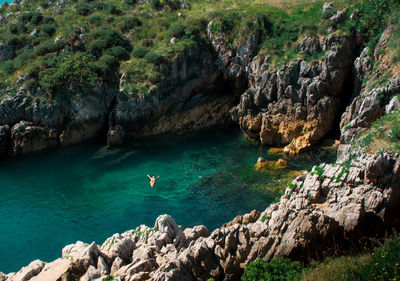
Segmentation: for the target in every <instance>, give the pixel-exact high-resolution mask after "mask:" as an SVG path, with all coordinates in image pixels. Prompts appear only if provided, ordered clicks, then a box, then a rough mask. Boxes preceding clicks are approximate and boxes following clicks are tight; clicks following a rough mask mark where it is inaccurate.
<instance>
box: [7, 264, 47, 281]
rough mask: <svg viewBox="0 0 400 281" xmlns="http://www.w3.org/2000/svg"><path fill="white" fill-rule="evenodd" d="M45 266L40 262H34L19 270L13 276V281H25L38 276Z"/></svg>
mask: <svg viewBox="0 0 400 281" xmlns="http://www.w3.org/2000/svg"><path fill="white" fill-rule="evenodd" d="M44 266H45V263H44V262H42V261H41V260H34V261H33V262H31V263H30V264H29V265H27V266H25V267H23V268H21V269H20V270H19V271H18V272H17V273H15V275H14V276H13V278H12V280H13V281H27V280H30V279H31V278H32V277H34V276H36V275H38V274H39V273H40V271H41V270H42V269H43V267H44Z"/></svg>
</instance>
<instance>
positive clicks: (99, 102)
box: [0, 87, 114, 156]
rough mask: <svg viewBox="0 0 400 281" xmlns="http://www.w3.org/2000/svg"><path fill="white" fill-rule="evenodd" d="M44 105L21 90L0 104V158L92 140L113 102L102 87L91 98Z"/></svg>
mask: <svg viewBox="0 0 400 281" xmlns="http://www.w3.org/2000/svg"><path fill="white" fill-rule="evenodd" d="M68 94H69V95H71V96H70V98H66V100H64V101H59V102H58V103H50V104H47V103H44V102H43V101H41V100H39V99H38V98H32V97H31V96H26V94H25V93H24V91H23V90H21V92H20V93H18V94H17V95H15V96H5V97H4V98H3V99H2V100H1V101H0V156H5V155H7V154H8V155H12V156H15V155H20V154H25V153H30V152H35V151H40V150H44V149H48V148H52V147H56V146H59V145H69V144H73V143H78V142H81V141H83V140H86V139H89V138H93V137H95V136H96V135H98V134H99V133H100V132H101V131H102V130H104V129H105V127H106V120H107V118H108V112H109V111H110V107H111V104H112V101H113V98H114V93H113V91H112V90H109V89H108V88H106V87H104V88H102V89H97V90H96V91H95V93H94V94H88V95H86V96H84V97H80V98H77V97H73V96H72V94H71V93H65V95H66V96H68Z"/></svg>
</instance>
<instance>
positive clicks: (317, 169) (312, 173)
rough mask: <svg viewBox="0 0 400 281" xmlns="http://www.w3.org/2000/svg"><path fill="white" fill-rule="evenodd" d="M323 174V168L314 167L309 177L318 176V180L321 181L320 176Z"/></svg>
mask: <svg viewBox="0 0 400 281" xmlns="http://www.w3.org/2000/svg"><path fill="white" fill-rule="evenodd" d="M323 174H324V168H322V167H315V168H314V171H313V172H311V173H310V175H312V176H313V175H318V180H321V179H322V175H323Z"/></svg>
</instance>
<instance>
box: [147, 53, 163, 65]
mask: <svg viewBox="0 0 400 281" xmlns="http://www.w3.org/2000/svg"><path fill="white" fill-rule="evenodd" d="M144 58H145V59H146V60H147V61H148V62H151V63H153V64H160V63H162V62H163V61H164V57H163V56H162V55H160V54H158V53H155V52H148V53H147V54H146V55H145V56H144Z"/></svg>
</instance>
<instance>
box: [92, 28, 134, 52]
mask: <svg viewBox="0 0 400 281" xmlns="http://www.w3.org/2000/svg"><path fill="white" fill-rule="evenodd" d="M93 35H94V37H95V38H97V39H100V40H104V41H105V43H106V46H105V47H106V48H111V47H114V46H121V47H123V48H125V49H126V50H127V51H128V52H130V51H131V50H132V46H131V44H130V43H129V41H128V40H127V39H125V37H124V36H123V35H122V34H121V33H120V32H118V31H116V30H115V29H113V28H111V27H109V26H102V27H100V28H99V29H98V30H96V31H95V32H94V34H93Z"/></svg>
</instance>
